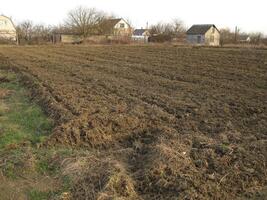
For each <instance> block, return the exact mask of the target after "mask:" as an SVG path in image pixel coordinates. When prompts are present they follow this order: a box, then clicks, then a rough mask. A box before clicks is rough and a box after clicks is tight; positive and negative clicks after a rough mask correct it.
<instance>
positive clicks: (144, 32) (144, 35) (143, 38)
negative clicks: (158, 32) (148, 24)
mask: <svg viewBox="0 0 267 200" xmlns="http://www.w3.org/2000/svg"><path fill="white" fill-rule="evenodd" d="M150 35H151V34H150V32H149V30H148V29H143V28H141V29H135V30H134V32H133V35H132V40H133V41H137V42H144V43H147V42H148V39H149V37H150Z"/></svg>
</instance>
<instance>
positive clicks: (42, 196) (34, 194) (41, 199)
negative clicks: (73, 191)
mask: <svg viewBox="0 0 267 200" xmlns="http://www.w3.org/2000/svg"><path fill="white" fill-rule="evenodd" d="M49 196H50V192H41V191H37V190H35V189H33V190H30V191H29V192H28V198H29V200H47V199H49Z"/></svg>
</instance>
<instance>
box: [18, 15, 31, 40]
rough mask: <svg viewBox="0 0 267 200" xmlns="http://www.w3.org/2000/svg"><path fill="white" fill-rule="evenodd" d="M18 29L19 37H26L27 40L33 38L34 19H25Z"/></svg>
mask: <svg viewBox="0 0 267 200" xmlns="http://www.w3.org/2000/svg"><path fill="white" fill-rule="evenodd" d="M17 31H18V37H19V39H22V38H23V39H24V40H26V41H30V40H31V38H32V33H33V23H32V21H29V20H27V21H24V22H22V23H20V24H19V25H18V26H17Z"/></svg>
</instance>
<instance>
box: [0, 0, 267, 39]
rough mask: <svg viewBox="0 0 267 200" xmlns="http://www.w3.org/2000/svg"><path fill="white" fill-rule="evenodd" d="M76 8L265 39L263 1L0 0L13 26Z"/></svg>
mask: <svg viewBox="0 0 267 200" xmlns="http://www.w3.org/2000/svg"><path fill="white" fill-rule="evenodd" d="M80 5H82V6H87V7H95V8H97V9H100V10H102V11H105V12H108V13H112V14H116V15H117V16H118V17H122V18H125V19H129V20H130V21H131V22H132V24H133V25H134V27H136V28H139V27H145V26H146V23H147V22H148V23H149V24H150V25H151V24H153V23H157V22H159V21H163V22H168V21H171V20H172V19H175V18H179V19H181V20H183V21H184V22H185V24H186V26H187V27H189V26H191V25H192V24H215V25H217V27H218V28H224V27H229V28H231V29H232V30H233V29H234V27H235V26H238V27H239V28H240V29H241V31H249V32H251V31H254V32H256V31H261V32H264V34H265V35H267V0H253V1H251V0H220V1H218V0H160V1H156V0H151V1H144V0H132V1H127V0H62V1H59V0H0V14H4V15H6V16H11V17H12V19H13V20H14V22H15V23H18V22H20V21H23V20H26V19H29V20H32V21H33V22H35V23H44V24H51V25H56V24H59V23H62V22H63V21H64V18H65V17H66V14H67V12H68V11H69V10H71V9H73V8H75V7H77V6H80Z"/></svg>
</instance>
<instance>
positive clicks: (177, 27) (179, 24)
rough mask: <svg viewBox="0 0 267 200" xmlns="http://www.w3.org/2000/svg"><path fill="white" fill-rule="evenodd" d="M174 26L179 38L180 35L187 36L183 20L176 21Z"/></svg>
mask: <svg viewBox="0 0 267 200" xmlns="http://www.w3.org/2000/svg"><path fill="white" fill-rule="evenodd" d="M172 26H173V31H174V33H175V34H176V35H177V36H179V35H180V34H185V32H186V28H185V25H184V22H183V21H182V20H180V19H174V20H173V23H172Z"/></svg>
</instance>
